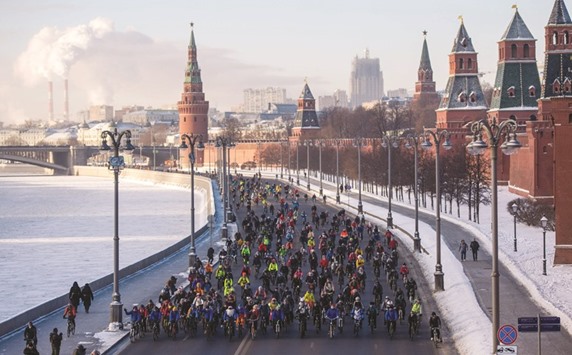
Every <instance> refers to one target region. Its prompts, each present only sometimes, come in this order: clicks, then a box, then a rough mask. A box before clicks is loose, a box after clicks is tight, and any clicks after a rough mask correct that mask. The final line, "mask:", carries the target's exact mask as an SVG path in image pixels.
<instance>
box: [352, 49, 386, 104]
mask: <svg viewBox="0 0 572 355" xmlns="http://www.w3.org/2000/svg"><path fill="white" fill-rule="evenodd" d="M379 68H380V67H379V58H370V57H369V50H368V49H366V51H365V58H358V56H357V55H356V57H355V58H354V60H353V62H352V72H351V77H350V92H351V93H350V95H351V100H350V101H351V105H352V107H357V106H360V105H361V104H362V103H364V102H369V101H375V100H379V99H381V98H382V97H383V72H382V71H380V69H379Z"/></svg>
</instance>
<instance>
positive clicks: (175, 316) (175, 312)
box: [169, 307, 181, 333]
mask: <svg viewBox="0 0 572 355" xmlns="http://www.w3.org/2000/svg"><path fill="white" fill-rule="evenodd" d="M180 318H181V313H180V312H179V309H178V308H177V307H173V308H171V312H169V329H171V331H172V332H174V333H176V332H177V322H178V321H179V319H180Z"/></svg>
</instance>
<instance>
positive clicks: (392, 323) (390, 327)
mask: <svg viewBox="0 0 572 355" xmlns="http://www.w3.org/2000/svg"><path fill="white" fill-rule="evenodd" d="M387 332H388V333H389V339H393V335H394V334H395V321H390V322H389V324H388V325H387Z"/></svg>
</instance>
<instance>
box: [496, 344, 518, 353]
mask: <svg viewBox="0 0 572 355" xmlns="http://www.w3.org/2000/svg"><path fill="white" fill-rule="evenodd" d="M499 354H500V355H505V354H511V355H517V348H516V345H497V355H499Z"/></svg>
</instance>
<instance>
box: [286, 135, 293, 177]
mask: <svg viewBox="0 0 572 355" xmlns="http://www.w3.org/2000/svg"><path fill="white" fill-rule="evenodd" d="M286 144H287V145H288V183H290V182H292V176H290V170H291V169H290V162H291V160H290V141H289V140H288V141H286Z"/></svg>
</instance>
